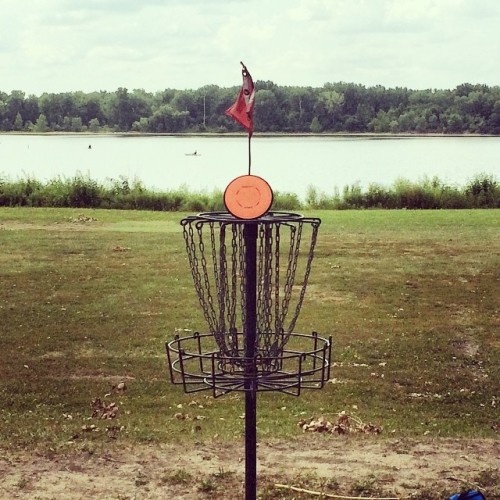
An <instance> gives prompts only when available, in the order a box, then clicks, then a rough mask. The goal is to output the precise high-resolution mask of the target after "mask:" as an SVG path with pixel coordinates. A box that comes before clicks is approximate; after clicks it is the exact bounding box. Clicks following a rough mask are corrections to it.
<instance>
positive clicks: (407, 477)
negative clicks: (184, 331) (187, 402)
mask: <svg viewBox="0 0 500 500" xmlns="http://www.w3.org/2000/svg"><path fill="white" fill-rule="evenodd" d="M499 469H500V443H499V442H498V441H494V440H478V439H474V440H455V439H439V440H435V439H433V440H410V439H404V440H396V439H394V440H387V439H382V438H374V437H373V436H370V437H366V438H365V437H360V438H356V439H353V438H351V437H337V438H327V439H324V436H309V435H308V436H304V437H303V438H302V439H298V440H296V441H293V442H267V443H260V444H259V447H258V490H259V492H262V491H266V492H267V493H266V495H269V496H265V498H292V497H295V498H307V497H306V496H303V497H300V496H297V493H294V492H291V491H290V492H288V493H287V492H286V490H277V489H275V490H273V488H274V484H275V483H282V484H283V483H284V484H287V485H290V486H300V485H304V484H305V483H304V480H305V478H306V479H307V478H309V479H311V478H314V481H313V485H318V484H319V485H321V484H325V481H326V480H328V481H330V483H331V482H335V484H336V485H337V489H336V490H335V493H337V494H339V495H340V494H346V493H351V494H352V492H353V488H354V487H356V485H358V486H359V485H361V484H365V485H366V484H368V483H369V484H370V485H371V487H372V488H373V491H372V495H370V494H367V495H364V496H373V497H374V498H377V497H380V496H395V497H397V498H405V497H406V498H408V497H411V496H416V495H418V494H422V492H429V491H436V498H441V496H440V493H442V492H443V491H450V492H454V491H460V489H461V488H462V487H465V486H469V487H470V486H475V487H481V488H483V489H484V488H488V487H491V486H492V484H484V485H481V484H478V481H479V480H481V478H485V479H484V480H485V481H490V482H491V479H488V478H491V475H492V474H493V477H494V478H495V477H496V478H497V479H498V470H499ZM244 471H245V464H244V445H243V443H237V444H230V445H228V444H218V443H208V444H207V443H204V444H198V445H187V446H161V447H160V446H134V447H132V448H130V447H123V448H118V447H115V448H114V449H113V450H112V451H111V450H110V451H108V452H95V453H89V452H81V451H80V452H79V453H71V454H65V455H53V456H48V455H46V454H44V455H42V454H37V453H31V454H29V453H18V452H6V451H3V452H0V497H1V498H30V499H31V498H37V499H58V500H60V499H80V498H82V499H83V498H96V499H101V498H106V499H107V498H116V499H132V498H134V499H157V498H158V499H160V498H162V499H164V498H176V499H201V498H207V497H209V496H211V497H213V498H218V499H225V498H227V499H236V498H242V497H243V496H244V495H243V491H244V473H245V472H244ZM495 471H496V472H495ZM495 474H497V475H496V476H495ZM478 478H479V479H478ZM493 480H495V479H493ZM271 490H273V491H274V493H272V492H271V493H269V492H270V491H271ZM278 491H279V495H280V496H278ZM490 491H492V490H491V488H490ZM496 491H497V490H495V491H494V492H493V495H494V496H488V498H489V499H490V498H499V497H498V496H496ZM373 493H375V494H373ZM425 498H432V497H425Z"/></svg>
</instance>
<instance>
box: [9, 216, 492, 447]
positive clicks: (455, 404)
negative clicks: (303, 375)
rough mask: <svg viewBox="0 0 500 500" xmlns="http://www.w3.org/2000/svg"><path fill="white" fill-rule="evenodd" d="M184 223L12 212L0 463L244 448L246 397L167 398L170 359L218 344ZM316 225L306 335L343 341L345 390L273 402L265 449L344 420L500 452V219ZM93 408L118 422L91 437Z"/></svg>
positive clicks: (374, 219)
mask: <svg viewBox="0 0 500 500" xmlns="http://www.w3.org/2000/svg"><path fill="white" fill-rule="evenodd" d="M184 215H186V214H181V213H162V212H139V211H137V212H135V211H111V210H110V211H108V210H81V209H80V210H78V209H31V208H1V209H0V246H1V249H2V252H1V253H0V277H1V287H0V328H1V330H0V335H1V342H2V349H1V352H2V362H1V363H0V401H1V402H2V403H1V405H0V447H4V448H12V449H17V448H20V447H25V448H28V449H32V448H49V447H50V448H53V449H57V448H58V449H64V448H65V447H67V446H75V444H77V445H81V446H86V447H93V446H99V445H100V444H102V443H104V442H106V440H109V439H110V438H111V437H112V438H113V439H114V440H116V441H117V442H123V443H132V444H133V443H139V442H176V441H180V440H186V439H187V440H194V439H209V438H212V437H213V436H214V435H217V436H218V439H222V440H233V439H235V438H240V437H241V436H242V435H243V433H244V420H242V419H241V418H240V416H241V414H242V413H243V411H244V405H243V398H242V396H241V395H240V394H236V393H233V394H231V395H227V396H225V397H222V398H218V399H213V398H212V397H211V395H210V393H199V394H196V395H194V396H193V395H184V394H183V392H182V390H181V389H180V388H179V387H178V386H173V385H171V384H170V382H169V378H168V368H167V365H166V361H165V347H164V343H165V341H167V340H170V339H172V338H173V335H174V333H175V332H176V331H179V330H182V329H189V330H200V331H205V330H206V327H205V323H204V319H203V315H202V313H201V311H200V307H199V303H198V300H197V298H196V296H195V292H194V288H193V284H192V278H191V274H190V271H189V267H188V263H187V258H186V256H185V246H184V241H183V239H182V231H181V227H180V225H179V221H180V219H181V218H182V217H183V216H184ZM307 215H308V216H309V215H310V216H319V217H321V218H322V221H323V223H322V225H321V227H320V233H319V237H318V243H317V248H316V255H315V260H314V262H313V270H312V272H311V277H310V282H309V284H310V286H309V288H308V291H307V292H306V298H305V301H304V304H303V307H302V314H301V316H300V318H299V321H298V323H297V327H296V330H297V331H301V332H305V333H309V332H310V331H312V330H316V331H318V332H319V333H320V335H322V336H330V335H331V336H332V337H333V353H332V358H333V359H332V361H333V362H334V368H333V370H332V380H331V382H330V383H328V384H327V386H326V388H325V389H324V390H322V391H313V392H304V393H303V394H302V395H301V397H300V398H294V397H291V396H284V395H280V394H266V395H259V402H258V432H259V438H261V437H263V436H268V437H271V436H272V437H278V438H283V437H285V438H293V436H295V435H297V433H300V432H301V431H300V429H298V427H297V421H298V420H299V419H300V418H302V417H303V416H304V415H305V416H315V415H324V416H326V417H328V418H330V417H331V418H335V415H336V414H337V413H338V412H340V411H342V410H346V411H348V412H352V413H354V414H355V415H356V416H357V417H359V418H360V419H362V420H363V421H365V422H372V423H374V424H376V425H378V426H381V427H383V434H384V435H390V436H422V435H427V436H453V437H470V436H475V437H495V436H497V435H498V434H497V433H498V430H497V431H495V430H494V429H498V425H499V420H500V419H499V416H498V415H499V408H498V407H499V406H500V394H499V393H498V387H500V368H499V360H500V337H499V331H500V293H499V285H500V281H499V280H500V238H499V234H500V212H499V211H498V210H455V211H445V210H442V211H406V210H398V211H382V210H373V211H325V212H311V213H309V212H308V213H307ZM120 381H124V382H125V384H126V386H127V389H126V391H125V393H124V394H117V393H116V392H114V391H113V386H115V385H116V384H117V383H118V382H120ZM95 398H101V399H102V400H103V401H104V402H105V403H106V404H109V403H111V402H115V403H117V405H118V407H119V414H118V417H117V418H116V419H114V420H97V419H92V418H91V406H90V405H91V402H92V400H94V399H95ZM181 405H182V406H181ZM283 407H286V410H282V408H283ZM179 412H181V413H187V414H190V417H192V418H191V419H179V418H175V417H174V415H175V414H176V413H179ZM196 417H203V419H202V420H196ZM221 419H223V420H221ZM92 425H95V426H96V429H98V430H95V429H94V428H92V427H91V426H92Z"/></svg>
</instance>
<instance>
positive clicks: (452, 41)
mask: <svg viewBox="0 0 500 500" xmlns="http://www.w3.org/2000/svg"><path fill="white" fill-rule="evenodd" d="M0 7H1V9H2V16H1V17H0V32H1V33H2V37H1V40H0V74H1V75H2V79H1V80H0V90H3V91H7V92H8V91H10V90H12V89H22V90H26V91H27V92H33V93H37V94H40V93H41V92H43V91H55V92H58V91H72V90H78V89H81V90H84V91H91V90H100V89H108V90H115V89H116V88H118V87H120V86H121V87H127V88H131V89H132V88H145V89H146V90H150V91H155V90H160V89H163V88H165V87H174V88H197V87H200V86H203V85H205V84H217V85H221V86H230V85H239V83H240V78H239V61H240V60H243V61H244V62H245V63H246V64H247V65H248V67H249V69H250V71H251V72H252V75H253V76H254V78H256V79H258V80H272V81H274V82H276V83H278V84H281V85H294V84H296V85H303V86H306V85H310V86H321V85H323V84H324V83H325V82H334V81H339V80H343V81H350V82H355V83H361V84H365V85H376V84H382V85H385V86H392V87H395V86H407V87H411V88H453V87H454V86H456V85H457V84H459V83H463V82H467V81H469V82H474V83H475V82H479V83H486V84H488V85H499V84H500V68H499V65H498V64H497V62H496V59H497V57H498V53H500V34H499V29H498V26H500V2H498V1H497V0H478V1H477V2H472V1H469V0H273V1H272V2H271V1H266V0H247V1H245V0H232V1H228V0H210V1H207V0H143V1H140V2H138V1H137V0H86V1H83V0H33V1H31V2H30V8H29V9H27V8H21V7H20V6H19V3H18V2H17V1H15V0H0Z"/></svg>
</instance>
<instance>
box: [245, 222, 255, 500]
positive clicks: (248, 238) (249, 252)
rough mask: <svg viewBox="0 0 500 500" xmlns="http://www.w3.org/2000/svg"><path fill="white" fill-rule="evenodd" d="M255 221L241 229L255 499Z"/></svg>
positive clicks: (250, 488) (250, 497) (248, 484)
mask: <svg viewBox="0 0 500 500" xmlns="http://www.w3.org/2000/svg"><path fill="white" fill-rule="evenodd" d="M257 226H258V224H257V223H247V224H245V226H244V228H243V239H244V246H245V325H244V327H243V337H244V346H245V359H246V363H245V500H255V499H256V498H257V387H256V382H257V380H256V378H257V366H256V356H255V355H256V352H255V351H256V340H257V264H256V262H257V229H258V228H257Z"/></svg>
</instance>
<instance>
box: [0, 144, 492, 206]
mask: <svg viewBox="0 0 500 500" xmlns="http://www.w3.org/2000/svg"><path fill="white" fill-rule="evenodd" d="M89 145H90V146H91V148H90V149H89ZM194 151H197V152H198V155H197V156H189V155H188V154H189V153H192V152H194ZM247 171H248V139H247V138H246V137H170V136H146V137H144V136H139V137H130V136H126V137H123V136H118V135H116V136H99V135H96V136H67V135H66V136H45V135H44V136H32V135H0V176H3V177H7V178H9V179H17V178H25V177H27V176H30V177H33V178H36V179H38V180H41V181H46V180H50V179H53V178H55V177H58V176H61V177H64V178H68V177H73V176H74V175H75V174H77V173H81V174H83V175H88V176H90V177H91V178H93V179H96V180H98V181H106V180H107V179H109V178H112V179H117V178H119V177H120V176H125V177H127V178H128V179H129V180H132V179H135V178H137V179H139V180H141V181H142V182H143V183H144V185H145V186H147V187H148V188H155V189H161V190H168V189H176V188H179V187H181V186H187V187H189V188H190V189H191V190H193V191H200V190H207V191H211V190H212V189H214V188H219V189H224V188H225V187H226V186H227V184H228V183H229V182H230V181H231V180H232V179H233V178H235V177H237V176H239V175H243V174H246V173H247ZM483 172H485V173H488V174H493V175H495V176H498V175H499V174H500V137H415V138H383V139H380V138H373V137H349V138H346V137H324V138H323V137H277V138H269V137H254V138H253V139H252V173H253V174H255V175H260V176H262V177H264V178H265V179H266V180H267V181H268V182H269V184H270V185H271V187H272V188H273V189H274V190H275V191H280V192H293V193H296V194H298V195H299V196H300V197H304V196H305V194H306V192H307V188H308V186H315V187H316V188H318V190H319V191H323V192H326V193H331V192H333V189H334V188H335V187H338V188H340V189H342V188H343V187H344V186H346V185H351V184H354V183H360V184H361V186H362V187H366V186H367V185H368V184H370V183H378V184H382V185H385V186H389V185H391V184H392V183H393V182H394V181H395V180H396V179H398V178H401V177H402V178H405V179H408V180H411V181H419V180H421V179H423V178H424V177H425V176H427V177H433V176H438V177H439V178H440V179H441V180H442V181H445V182H447V183H450V184H458V185H464V184H465V183H466V182H467V181H468V180H470V179H471V178H472V177H474V176H475V175H477V174H479V173H483Z"/></svg>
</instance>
